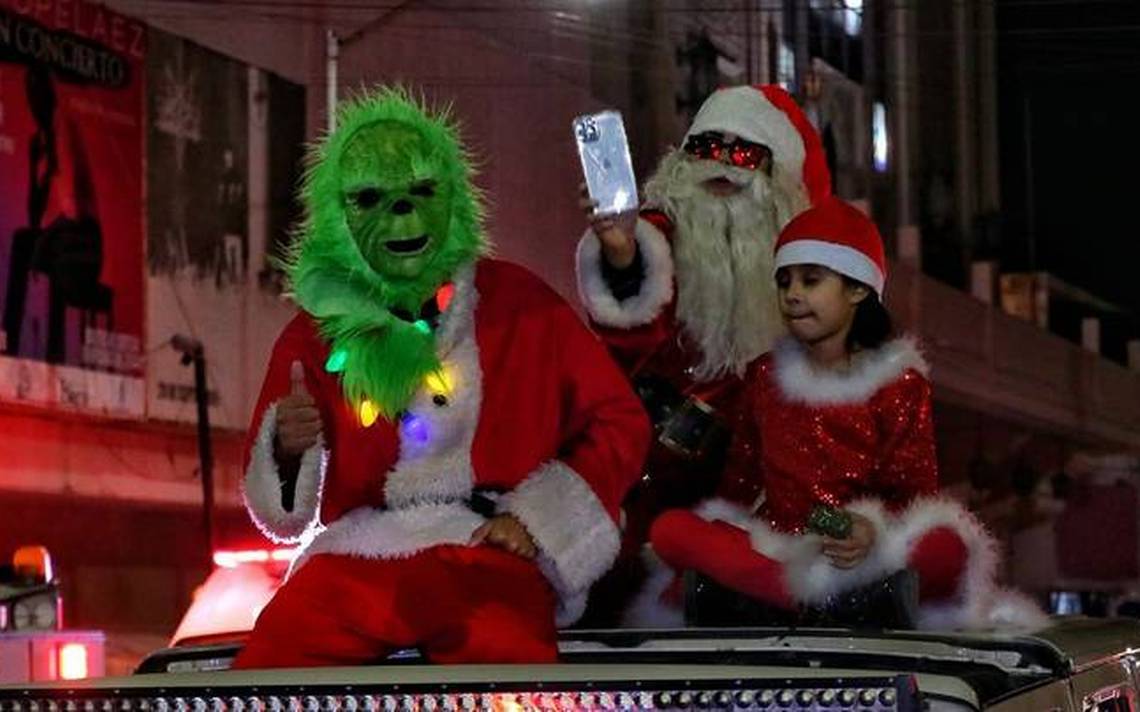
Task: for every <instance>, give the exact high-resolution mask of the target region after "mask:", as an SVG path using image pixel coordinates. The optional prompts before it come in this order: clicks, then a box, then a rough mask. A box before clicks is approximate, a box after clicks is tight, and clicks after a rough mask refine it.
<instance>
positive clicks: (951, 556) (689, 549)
mask: <svg viewBox="0 0 1140 712" xmlns="http://www.w3.org/2000/svg"><path fill="white" fill-rule="evenodd" d="M649 540H650V542H651V543H652V544H653V550H654V551H655V552H657V555H658V556H660V557H661V559H662V560H663V561H665V563H667V564H668V565H669V566H670V567H671V568H673V569H676V570H677V571H685V570H689V569H692V570H694V571H699V572H701V573H703V574H705V575H706V576H709V577H710V578H712V579H713V580H714V581H716V582H717V583H719V584H721V585H722V586H726V587H728V588H731V589H733V590H734V591H738V592H740V593H743V594H745V595H747V596H751V597H752V598H755V599H757V600H759V601H762V602H763V603H766V604H768V605H771V606H777V607H780V608H793V607H795V605H796V602H795V601H794V600H793V598H792V595H791V593H790V592H789V591H788V586H787V582H786V581H785V579H784V565H783V564H782V563H780V562H779V561H776V560H775V559H770V558H768V557H767V556H764V555H763V554H761V553H760V552H758V551H756V550H755V549H754V548H752V541H751V539H750V538H749V536H748V532H746V531H744V530H743V529H741V528H740V527H737V526H733V525H732V524H729V523H727V522H722V521H708V520H705V519H702V518H700V517H698V516H697V515H696V514H694V513H693V512H691V511H689V510H687V509H673V510H670V511H668V512H665V513H664V514H662V515H661V516H660V517H658V518H657V520H656V521H655V522H654V523H653V527H652V529H651V530H650V535H649ZM967 554H968V552H967V549H966V544H965V542H963V541H962V539H961V537H959V536H958V534H957V533H956V532H954V530H953V529H950V528H949V527H936V528H933V529H931V530H930V531H928V532H926V533H925V534H923V535H922V536H921V537H919V538H918V540H917V541H916V542H915V543H914V544H913V545H911V547H910V551H909V552H908V555H907V562H906V563H907V566H908V567H909V568H911V569H913V570H914V571H915V572H916V573H917V574H918V581H919V586H918V588H919V601H920V602H922V603H929V602H938V601H942V600H946V599H949V598H951V597H953V596H954V595H955V594H956V593H957V591H958V588H959V584H960V583H961V580H962V575H963V573H964V571H965V569H966V558H967ZM890 573H891V572H889V571H884V572H883V575H884V576H886V575H888V574H890Z"/></svg>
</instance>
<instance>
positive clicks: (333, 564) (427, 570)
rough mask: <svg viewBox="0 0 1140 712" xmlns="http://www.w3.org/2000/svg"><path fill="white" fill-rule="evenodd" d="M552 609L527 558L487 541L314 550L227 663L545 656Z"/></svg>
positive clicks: (539, 659)
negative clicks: (382, 551)
mask: <svg viewBox="0 0 1140 712" xmlns="http://www.w3.org/2000/svg"><path fill="white" fill-rule="evenodd" d="M554 607H555V597H554V592H553V591H552V590H551V588H550V586H549V584H548V583H547V582H546V579H545V578H544V577H543V575H542V573H541V572H540V571H539V569H538V567H537V566H536V565H535V564H534V563H533V562H531V561H527V560H525V559H522V558H520V557H518V556H515V555H514V554H510V553H507V552H505V551H501V550H499V549H495V548H492V547H489V546H478V547H466V546H437V547H433V548H431V549H426V550H424V551H421V552H419V553H417V554H415V555H413V556H411V557H408V558H403V559H363V558H357V557H351V556H342V555H334V554H318V555H316V556H314V557H313V558H312V559H310V560H309V561H308V562H306V563H305V564H304V565H303V566H302V567H301V568H300V569H299V570H298V571H297V572H296V573H295V574H294V575H293V576H292V577H291V578H290V579H289V580H288V581H287V582H286V584H285V585H284V586H282V587H281V590H279V591H278V592H277V595H275V596H274V597H273V600H271V601H270V602H269V605H267V606H266V607H265V610H264V611H262V613H261V615H260V617H258V619H257V625H256V626H255V627H254V630H253V633H252V634H251V637H250V639H249V642H248V643H246V646H245V648H244V649H243V650H242V651H241V653H240V654H239V655H238V657H237V659H236V660H235V661H234V667H235V668H266V667H313V666H321V665H352V664H362V663H371V662H375V661H377V660H378V659H380V658H382V657H383V656H385V655H387V654H388V653H390V652H392V651H393V650H395V649H399V648H409V647H418V648H419V649H420V650H421V651H422V652H423V653H424V655H426V656H427V658H428V659H430V660H431V661H432V662H437V663H548V662H555V661H556V660H557V658H558V648H557V638H556V636H557V634H556V631H555V627H554Z"/></svg>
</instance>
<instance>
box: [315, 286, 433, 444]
mask: <svg viewBox="0 0 1140 712" xmlns="http://www.w3.org/2000/svg"><path fill="white" fill-rule="evenodd" d="M454 296H455V285H453V284H451V283H450V282H448V283H447V284H444V285H443V286H441V287H440V288H439V289H438V290H436V293H435V296H434V297H433V301H434V303H435V308H436V310H437V312H438V313H439V314H442V313H443V312H445V311H446V310H447V307H448V306H450V305H451V300H452V298H453V297H454ZM412 324H413V326H415V328H416V329H418V330H419V331H421V332H423V333H425V334H430V333H432V331H433V327H432V322H431V321H429V320H427V319H416V320H415V321H413V322H412ZM347 365H348V351H347V350H346V349H335V350H334V351H333V352H332V353H330V354H329V357H328V359H327V360H326V361H325V371H327V372H328V373H342V372H343V371H344V369H345V367H346V366H347ZM455 380H456V379H455V370H454V369H453V368H451V367H450V366H448V365H447V364H443V366H442V367H441V368H440V369H438V370H435V371H432V372H430V373H428V374H427V375H426V376H425V377H424V387H425V388H427V390H428V392H430V393H431V394H432V402H433V403H435V404H436V405H437V406H440V407H442V406H444V405H447V402H448V398H449V397H450V396H451V394H452V392H453V391H454V389H455ZM355 410H356V415H357V417H358V418H359V420H360V425H361V427H364V428H370V427H372V426H373V425H374V424H375V423H376V421H377V420H379V419H380V408H379V407H378V406H377V405H376V403H374V402H372V401H371V400H370V399H368V398H365V399H364V400H362V401H360V403H359V404H358V405H357V406H356V408H355ZM400 428H401V431H402V432H403V434H404V435H405V436H406V437H408V438H410V439H412V440H414V441H415V442H416V443H417V444H421V445H422V444H426V443H427V442H428V440H429V439H430V431H429V429H428V424H427V421H426V420H425V419H423V418H421V417H419V416H417V415H415V414H413V413H410V412H404V413H402V414H401V415H400Z"/></svg>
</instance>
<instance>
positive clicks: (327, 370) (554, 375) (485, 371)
mask: <svg viewBox="0 0 1140 712" xmlns="http://www.w3.org/2000/svg"><path fill="white" fill-rule="evenodd" d="M340 126H341V128H340V129H338V132H336V133H334V134H333V135H332V136H331V137H330V139H328V142H327V143H326V144H325V145H324V146H322V147H321V149H320V153H318V154H317V156H316V158H315V161H316V168H315V169H313V170H311V171H310V173H309V182H308V184H307V190H308V192H307V194H306V197H307V199H308V209H309V211H310V213H311V214H312V217H311V218H310V219H309V221H308V222H307V223H306V228H307V232H306V234H305V235H304V239H303V240H302V241H301V243H300V247H299V249H298V253H297V256H296V257H295V258H294V262H293V263H292V265H291V281H292V283H293V291H294V294H295V295H296V298H297V299H298V301H299V303H300V304H301V306H302V307H303V308H304V310H305V311H304V312H303V313H302V314H300V315H299V316H297V317H296V318H295V319H294V320H293V321H292V322H291V323H290V324H289V325H288V326H287V327H286V328H285V330H284V332H283V333H282V334H281V335H280V337H279V338H278V340H277V343H276V345H275V346H274V349H273V353H272V356H271V359H270V362H269V366H268V372H267V375H266V378H265V383H264V385H263V387H262V390H261V395H260V397H259V399H258V403H257V406H256V409H255V412H254V416H253V426H252V428H251V437H250V442H249V448H248V455H247V469H246V474H245V479H244V487H243V490H244V497H245V502H246V505H247V507H248V509H249V511H250V513H251V515H252V517H253V519H254V520H255V522H256V523H257V524H258V526H259V527H260V528H261V529H262V531H264V532H265V534H267V535H268V536H269V537H270V538H272V539H273V540H274V541H278V542H285V543H299V544H301V545H303V546H304V547H305V548H304V550H303V553H302V554H301V555H300V557H299V558H298V559H297V561H296V562H295V563H294V565H293V567H292V570H291V572H290V575H289V577H288V579H287V580H286V582H285V583H284V585H283V587H282V588H281V589H280V590H279V591H278V592H277V594H276V596H275V597H274V598H273V600H272V601H271V602H270V603H269V604H268V606H267V607H266V608H265V610H264V611H263V612H262V613H261V615H260V617H259V618H258V621H257V624H256V627H255V629H254V631H253V633H252V636H251V638H250V640H249V642H248V643H247V645H246V646H245V648H244V649H243V650H242V652H241V654H240V655H239V656H238V658H237V660H236V661H235V666H236V667H244V668H256V667H290V666H314V665H334V664H352V663H364V662H370V661H374V660H376V659H379V658H382V657H383V656H384V655H385V654H386V653H388V652H390V651H391V650H393V649H395V648H400V647H412V646H415V647H419V648H420V649H421V651H422V652H423V653H424V654H425V655H426V656H427V658H428V659H430V660H432V661H435V662H451V663H475V662H483V663H506V662H551V661H553V660H555V658H556V656H557V648H556V640H555V628H556V624H557V623H562V624H568V623H571V622H573V621H574V620H575V618H577V617H578V616H579V615H580V614H581V612H582V610H583V608H584V606H585V600H586V596H587V593H588V591H589V588H590V585H591V584H592V583H593V582H594V580H595V579H597V578H598V577H599V576H601V575H602V573H603V572H604V571H606V570H607V568H609V566H610V564H611V562H612V561H613V559H614V556H615V555H616V553H617V551H618V547H619V528H618V507H619V503H620V502H621V499H622V497H623V495H624V494H625V492H626V491H627V490H628V488H629V486H630V485H631V484H632V482H633V481H634V480H635V479H636V477H637V468H638V466H639V465H640V463H641V461H642V459H643V457H644V453H645V448H646V442H647V440H648V433H649V426H648V422H647V420H646V418H645V415H644V412H643V410H642V409H641V405H640V403H639V402H638V400H637V398H636V396H635V395H634V394H633V392H632V391H631V390H630V388H629V385H628V383H627V382H626V380H625V378H624V377H623V375H622V373H621V372H620V370H619V369H618V368H617V367H616V365H614V363H613V362H612V360H611V359H610V358H609V356H608V354H607V353H606V350H605V348H604V346H603V345H602V343H601V342H600V341H599V340H598V339H597V338H596V337H595V336H594V335H593V334H592V333H591V332H590V331H589V330H588V329H587V328H586V326H585V324H583V323H582V322H581V321H580V319H579V318H578V316H577V315H576V314H575V313H574V311H573V310H572V309H571V308H570V306H569V305H568V304H566V302H565V301H563V300H562V299H561V298H560V297H559V296H558V295H557V294H556V293H555V292H554V291H553V290H552V289H550V288H549V287H548V286H546V285H545V284H544V283H543V282H542V281H540V280H539V279H538V278H536V277H535V276H534V275H532V274H531V273H529V272H527V271H526V270H525V269H523V268H521V267H518V266H516V265H512V264H509V263H506V262H501V261H497V260H493V259H488V258H484V257H479V256H478V254H477V251H478V248H479V247H480V246H481V245H482V244H483V238H482V233H481V230H480V227H479V212H478V209H477V206H476V200H477V193H476V192H475V191H474V190H473V189H471V188H470V187H469V185H468V184H467V180H468V179H467V169H466V166H465V165H464V162H463V160H462V157H461V149H460V148H459V146H458V142H457V139H456V138H455V137H454V136H453V133H452V129H451V128H450V126H449V125H447V124H446V122H445V121H444V119H441V118H438V117H430V116H427V115H426V111H425V110H424V109H422V108H421V107H420V106H419V105H418V104H417V103H416V102H415V100H414V99H411V98H409V97H408V96H407V95H406V94H404V93H402V92H400V91H398V90H387V91H383V92H380V93H378V95H376V96H375V97H369V96H366V97H364V98H363V99H362V100H359V101H357V102H356V103H355V104H349V105H348V107H347V108H343V109H342V115H341V121H340ZM416 135H418V136H421V137H423V136H426V137H429V138H430V137H434V139H433V140H432V141H430V142H429V141H427V140H426V139H425V140H423V141H422V142H421V144H422V145H423V146H424V148H419V147H418V145H417V144H416V142H415V138H416ZM358 136H363V137H364V139H365V140H363V141H359V140H357V137H358ZM409 136H412V138H411V139H409V138H408V137H409ZM393 137H394V138H393ZM354 142H355V143H354ZM353 146H356V147H357V148H356V149H353V148H352V147H353ZM346 147H347V148H346ZM409 147H410V148H409ZM354 150H355V151H356V152H355V153H354ZM400 151H405V152H413V151H418V152H419V153H415V155H414V156H413V157H412V159H409V160H407V161H406V162H405V163H403V164H401V163H400V162H399V160H398V159H400V157H401V155H403V154H401V153H400ZM385 152H387V153H385ZM384 156H395V158H392V159H390V161H389V162H388V163H385V161H384V160H383V158H384ZM377 165H381V166H382V167H383V168H384V170H385V171H386V172H383V173H376V177H373V173H374V172H375V166H377ZM402 165H403V166H407V167H409V168H407V171H406V174H404V173H399V172H398V171H397V169H399V168H400V167H401V166H402ZM431 171H434V173H432V172H431ZM393 173H395V174H396V177H395V178H392V177H391V176H392V174H393ZM428 179H430V181H429V180H428ZM321 181H324V183H321ZM381 181H388V182H387V183H383V182H381ZM314 184H315V185H316V186H317V187H316V188H313V187H312V186H313V185H314ZM374 184H379V186H380V187H379V188H374V187H372V186H373V185H374ZM326 185H327V186H331V187H329V188H328V189H327V190H325V191H324V192H323V193H322V192H321V190H323V189H324V188H325V186H326ZM342 185H349V186H352V187H351V188H350V190H349V192H348V193H347V200H346V198H345V196H346V193H345V192H344V189H342V187H341V186H342ZM361 185H363V187H357V186H361ZM409 186H410V187H409ZM391 195H394V196H395V197H389V196H391ZM350 201H355V205H351V204H350V205H349V208H350V209H351V210H353V211H355V212H350V213H348V218H350V219H356V218H358V217H360V216H364V217H365V218H367V219H363V220H357V221H356V222H355V223H354V222H352V221H351V220H350V219H346V215H345V210H344V208H343V207H342V206H344V205H346V204H348V203H350ZM432 201H450V203H449V204H448V205H446V206H444V207H446V210H441V211H439V214H441V215H443V216H444V217H445V219H444V220H442V221H441V222H440V223H439V225H441V227H439V228H438V230H437V231H436V232H435V233H428V234H429V235H430V236H431V238H432V239H433V240H437V241H438V242H439V243H442V244H443V245H445V248H444V249H445V250H447V249H451V250H452V252H450V253H449V252H446V251H444V252H441V253H438V254H439V255H442V256H443V258H447V257H448V256H449V255H452V254H458V255H460V258H459V265H458V266H457V267H456V268H455V269H454V270H453V271H449V272H447V273H445V274H446V277H447V279H448V281H447V282H446V283H444V284H443V285H442V286H439V287H438V289H437V290H436V291H434V294H433V296H431V297H430V298H429V299H428V300H427V301H425V302H424V303H423V306H422V308H419V309H415V310H411V311H409V310H407V309H406V308H405V307H404V306H402V305H397V306H395V307H392V306H387V305H385V304H384V303H382V302H381V303H378V302H379V299H380V298H381V297H383V296H384V295H385V294H386V293H387V292H388V291H389V290H390V285H391V284H393V283H398V282H397V280H396V278H388V277H385V278H380V277H377V276H376V273H377V270H376V269H374V268H373V267H371V266H369V265H368V264H364V263H363V261H362V257H363V256H364V255H366V254H368V252H367V250H368V248H370V247H372V248H374V249H375V253H374V254H375V255H379V257H376V260H375V263H376V264H380V265H381V267H383V266H384V265H385V264H386V263H384V262H382V261H381V260H383V259H389V260H396V259H405V257H406V256H407V255H409V254H410V255H412V258H415V257H416V255H417V254H419V253H417V252H414V251H410V250H407V249H403V248H404V247H405V243H408V242H410V241H409V240H408V239H407V238H406V237H404V236H406V235H407V234H409V233H410V234H417V232H419V231H421V230H430V229H432V223H431V222H429V221H426V220H423V219H421V217H420V214H421V213H427V212H428V211H429V209H431V208H432ZM385 221H387V222H385ZM401 221H404V222H401ZM409 221H416V222H409ZM424 225H426V226H427V227H426V228H425V227H424ZM376 226H380V227H381V228H385V226H390V227H387V228H386V230H385V231H384V232H382V233H377V232H376V231H375V230H376ZM409 226H411V227H409ZM349 228H357V229H359V233H356V232H350V231H349ZM413 230H414V231H415V232H413ZM369 231H371V232H369ZM457 231H458V232H457ZM362 236H363V237H362ZM365 238H367V239H365ZM385 239H387V240H389V243H385V242H383V240H385ZM393 239H394V240H395V243H394V244H396V245H397V247H399V248H400V249H398V250H396V251H392V250H388V254H386V253H385V252H384V251H383V250H384V249H385V248H384V245H385V244H391V241H392V240H393ZM418 241H419V243H420V245H419V248H418V249H420V250H421V251H422V250H423V249H426V248H424V247H423V245H424V244H428V240H427V238H426V237H424V238H418ZM456 245H458V247H455V246H456ZM412 258H407V259H412ZM443 258H440V259H436V260H435V262H432V263H431V264H432V265H435V264H439V263H440V262H441V260H442V259H443ZM400 264H401V265H406V264H407V262H406V261H405V262H403V263H400ZM425 273H426V272H425ZM422 281H425V280H421V282H422ZM426 283H427V284H428V285H432V284H435V282H434V279H433V280H431V281H427V282H426ZM356 284H361V285H362V286H360V287H356V286H355V285H356ZM412 286H416V285H414V284H413V285H412ZM430 288H431V289H436V287H430ZM429 294H432V292H429ZM313 314H319V315H320V316H319V318H318V317H314V316H313ZM337 319H340V320H341V321H337ZM341 325H345V328H343V329H339V331H338V330H337V329H338V327H340V326H341ZM362 335H363V336H364V337H367V338H366V339H365V340H361V339H360V337H361V336H362ZM394 337H399V338H401V339H402V341H400V342H399V343H401V344H408V345H410V346H408V347H407V348H412V347H417V345H418V348H422V349H424V353H426V354H427V356H428V357H430V359H432V360H434V359H438V362H436V363H432V361H429V362H428V364H429V366H428V368H427V369H426V371H425V372H424V373H423V374H422V376H421V375H420V374H419V373H413V376H414V378H415V380H412V381H409V383H411V388H410V390H409V394H408V395H407V396H406V400H404V399H401V398H399V393H398V392H397V393H396V396H391V393H392V392H395V391H396V390H397V389H389V390H388V391H384V390H383V389H373V391H371V392H370V391H368V390H367V386H368V385H369V381H368V377H370V375H371V374H379V375H378V376H377V378H378V379H380V382H381V385H383V384H384V383H388V384H390V383H391V382H392V379H391V378H390V375H391V373H392V372H393V371H395V370H396V369H397V368H398V367H403V368H405V370H406V371H407V370H409V369H408V367H407V363H406V362H404V363H401V362H399V360H398V357H399V356H401V353H400V352H398V351H393V350H391V349H390V350H389V351H388V352H387V355H386V356H385V358H384V359H381V360H379V361H377V360H376V359H375V354H376V350H377V349H378V348H383V347H385V345H386V344H388V343H390V339H391V338H394ZM401 348H404V347H401ZM369 359H373V360H371V361H370V360H369ZM369 364H374V365H375V368H373V369H372V370H366V369H365V367H366V366H368V365H369ZM354 368H357V369H358V370H357V371H353V369H354ZM361 374H363V376H361ZM354 377H355V378H357V380H356V381H353V380H352V378H354ZM383 379H388V380H386V381H385V380H383ZM373 380H376V379H373ZM352 383H357V384H358V386H357V390H358V393H359V392H360V391H363V396H361V395H359V394H358V395H355V396H354V394H353V393H352V392H350V384H352ZM359 384H363V385H362V386H361V385H359ZM299 390H301V391H307V392H308V394H310V395H311V399H312V401H313V402H315V409H316V410H317V411H318V412H319V416H320V418H319V419H320V422H321V424H322V425H321V436H320V440H318V441H316V442H315V444H313V445H312V446H311V447H308V449H307V450H305V451H304V452H303V454H302V455H301V456H300V461H299V466H297V467H296V470H295V473H293V472H287V471H286V467H285V466H284V465H283V464H282V462H283V459H282V457H280V453H278V452H277V451H276V449H277V448H278V447H279V446H280V439H279V438H278V437H277V435H278V433H277V428H278V424H279V422H280V421H279V419H278V417H277V413H276V410H277V408H278V407H279V406H280V405H281V404H283V403H285V402H286V399H288V398H290V396H291V394H297V393H298V391H299ZM373 393H379V395H377V396H374V395H373ZM386 393H387V394H388V395H389V398H390V399H398V400H396V402H397V405H396V407H395V408H389V410H388V412H385V410H384V406H383V401H382V400H381V398H382V397H383V396H384V395H385V394H386ZM290 402H292V401H290ZM378 404H379V405H378ZM289 462H291V463H295V462H296V461H295V460H294V461H289ZM505 520H511V521H513V522H516V523H521V525H522V527H524V528H525V530H526V534H527V535H529V539H530V540H531V542H532V543H533V545H534V548H535V549H536V550H537V555H536V556H535V557H534V558H533V559H531V558H526V557H524V556H520V555H516V554H515V553H510V552H509V551H507V550H505V549H503V548H497V547H496V546H493V545H491V544H490V543H477V542H478V539H479V538H478V537H475V536H474V535H475V534H476V532H477V530H481V527H483V525H484V524H485V523H487V522H489V521H490V522H502V521H505ZM483 531H485V530H483Z"/></svg>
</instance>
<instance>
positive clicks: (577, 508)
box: [499, 460, 620, 623]
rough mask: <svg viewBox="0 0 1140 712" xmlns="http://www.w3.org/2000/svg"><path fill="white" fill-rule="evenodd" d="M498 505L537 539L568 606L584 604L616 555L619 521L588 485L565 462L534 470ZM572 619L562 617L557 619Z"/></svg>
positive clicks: (551, 577)
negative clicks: (586, 596) (576, 603)
mask: <svg viewBox="0 0 1140 712" xmlns="http://www.w3.org/2000/svg"><path fill="white" fill-rule="evenodd" d="M499 509H500V511H502V512H506V513H508V514H513V515H514V516H515V517H518V519H519V521H521V522H522V523H523V526H525V527H526V529H527V531H528V532H529V533H530V535H531V536H532V537H534V541H535V543H536V544H537V545H538V548H539V551H540V552H541V553H540V557H539V563H540V565H541V566H542V569H543V572H544V573H545V574H546V576H547V578H548V579H549V580H550V584H551V586H552V587H553V588H554V590H555V592H556V593H557V594H558V596H559V598H560V599H562V602H563V604H564V605H565V604H568V603H571V602H572V601H574V600H575V599H579V605H580V604H581V603H584V600H581V599H582V596H583V595H584V594H585V593H586V592H587V591H588V589H589V587H590V586H591V585H592V584H593V583H594V581H596V580H598V579H599V578H600V577H601V576H602V574H604V573H605V572H606V570H607V569H608V568H609V567H610V565H611V564H613V562H614V559H615V558H616V557H617V553H618V548H619V545H620V534H619V532H618V527H617V524H615V523H614V521H613V519H611V518H610V515H609V513H607V512H606V509H605V507H604V506H602V503H601V501H600V500H599V499H598V497H597V495H595V494H594V491H593V489H591V488H590V485H589V484H587V483H586V481H585V480H583V479H582V477H581V476H580V475H579V474H578V473H577V472H575V471H574V470H572V469H571V468H570V467H568V466H567V465H566V464H564V463H562V462H559V461H557V460H554V461H551V462H548V463H546V464H545V465H543V466H542V467H540V468H538V469H537V470H535V471H534V472H532V473H531V474H530V475H529V476H528V477H527V478H526V479H525V480H524V481H523V483H522V484H520V485H519V486H518V487H517V488H516V489H515V490H514V491H513V492H510V493H508V494H506V495H504V496H503V499H502V500H501V501H500V504H499ZM574 607H578V606H574ZM577 613H578V614H579V615H580V614H581V611H580V610H579V611H577ZM570 617H572V616H568V615H563V616H560V621H559V622H560V623H562V622H565V620H564V619H566V618H570Z"/></svg>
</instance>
